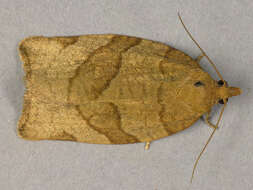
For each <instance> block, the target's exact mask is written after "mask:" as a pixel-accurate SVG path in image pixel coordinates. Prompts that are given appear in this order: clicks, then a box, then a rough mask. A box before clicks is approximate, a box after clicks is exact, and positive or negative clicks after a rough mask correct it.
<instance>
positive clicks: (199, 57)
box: [195, 54, 204, 63]
mask: <svg viewBox="0 0 253 190" xmlns="http://www.w3.org/2000/svg"><path fill="white" fill-rule="evenodd" d="M203 57H204V55H203V54H201V55H199V56H198V57H197V58H196V59H195V61H196V62H197V63H199V62H200V60H201V59H202V58H203Z"/></svg>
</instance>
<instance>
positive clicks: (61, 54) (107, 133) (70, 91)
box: [18, 35, 197, 144]
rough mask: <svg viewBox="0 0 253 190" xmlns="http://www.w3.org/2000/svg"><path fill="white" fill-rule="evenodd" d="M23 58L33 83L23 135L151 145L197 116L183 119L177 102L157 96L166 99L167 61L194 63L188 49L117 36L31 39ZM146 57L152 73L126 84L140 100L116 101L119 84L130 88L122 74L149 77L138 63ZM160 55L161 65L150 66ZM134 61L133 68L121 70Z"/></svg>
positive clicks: (21, 123) (29, 88) (23, 48)
mask: <svg viewBox="0 0 253 190" xmlns="http://www.w3.org/2000/svg"><path fill="white" fill-rule="evenodd" d="M131 52H132V53H131ZM133 52H134V53H133ZM129 54H131V55H132V57H131V56H130V57H128V55H129ZM133 55H134V56H133ZM20 56H21V59H22V60H23V61H24V68H25V71H26V88H27V90H26V94H25V98H24V99H25V100H24V101H25V102H24V109H23V114H22V116H21V118H20V121H19V128H18V131H19V135H20V136H22V137H23V138H26V139H34V140H37V139H59V140H75V141H80V142H88V143H99V144H125V143H134V142H145V141H151V140H156V139H159V138H162V137H165V136H168V135H170V134H172V133H174V132H177V131H179V130H182V129H184V128H186V127H188V126H190V125H191V123H193V122H194V121H195V120H196V119H197V116H196V114H195V116H196V117H194V118H193V117H191V114H192V113H191V114H188V115H187V117H184V118H183V121H181V120H180V117H179V116H180V115H182V114H183V113H182V110H181V109H179V110H178V113H179V115H178V116H175V112H176V111H177V110H175V109H176V108H174V106H175V105H174V104H171V103H169V102H167V103H161V102H159V100H158V99H159V98H158V96H155V94H156V93H158V92H159V91H161V92H159V93H160V96H161V97H164V96H162V95H163V94H165V96H167V94H166V93H165V92H162V88H163V85H162V81H159V80H160V78H159V77H160V75H164V73H163V72H166V69H165V70H164V71H163V68H162V65H164V64H163V61H165V62H168V60H169V61H170V63H173V64H176V65H177V64H182V65H190V66H191V65H194V64H195V63H194V61H193V60H192V59H191V58H190V57H189V56H187V55H186V54H184V53H183V52H181V51H179V50H176V49H174V48H171V47H169V46H166V45H164V44H161V43H158V42H153V41H149V40H143V39H140V38H134V37H127V36H119V35H90V36H79V37H70V38H69V37H67V38H59V37H56V38H43V37H33V38H29V39H27V40H24V41H23V42H22V43H21V44H20ZM136 58H138V59H136ZM142 58H144V60H145V61H144V62H142V63H144V65H143V69H144V70H145V71H147V72H145V73H144V75H145V76H147V77H143V78H142V80H138V81H137V82H138V84H136V83H135V82H134V81H135V80H132V81H131V82H130V84H129V85H128V86H127V88H128V87H130V88H129V90H128V91H131V89H132V90H137V91H136V92H134V94H135V95H137V99H136V98H134V99H133V98H129V97H126V101H125V102H124V101H122V99H117V98H114V94H117V93H116V91H115V89H117V88H118V89H119V87H120V86H123V85H124V84H123V83H122V80H118V78H124V77H125V76H133V75H135V74H137V75H138V74H143V71H141V70H140V67H141V65H140V61H138V60H139V59H141V60H142ZM154 60H156V61H155V62H156V63H157V64H152V63H154ZM166 60H167V61H166ZM145 63H148V65H147V66H145ZM131 64H132V65H135V67H133V68H132V69H129V67H128V68H127V69H125V70H124V69H123V68H124V66H129V65H131ZM104 69H107V70H104ZM122 70H124V71H125V72H121V71H122ZM150 71H151V75H150V74H148V73H150ZM157 72H158V74H157ZM152 73H153V74H152ZM144 75H143V76H144ZM119 76H121V77H119ZM157 77H158V80H156V79H157ZM147 78H148V79H149V80H150V81H153V82H151V83H150V84H151V85H150V86H149V92H150V94H151V96H148V97H147V98H146V99H145V98H144V99H143V98H141V97H142V93H141V92H140V93H139V91H138V89H141V88H142V86H143V85H146V83H148V81H146V80H144V79H147ZM163 79H164V78H163ZM110 91H111V93H110ZM117 92H119V94H120V90H119V91H117ZM154 92H155V93H154ZM124 95H126V94H125V93H123V96H124ZM172 96H173V94H172ZM166 98H170V97H169V96H168V97H166ZM161 99H162V98H161ZM161 101H162V100H161ZM143 102H146V103H143ZM180 111H181V112H180ZM184 113H186V112H184ZM167 114H168V115H169V116H167ZM176 115H177V114H176ZM193 115H194V113H193ZM178 117H179V120H178ZM171 118H176V119H174V120H173V119H171ZM173 127H174V128H175V127H176V128H175V129H174V128H173Z"/></svg>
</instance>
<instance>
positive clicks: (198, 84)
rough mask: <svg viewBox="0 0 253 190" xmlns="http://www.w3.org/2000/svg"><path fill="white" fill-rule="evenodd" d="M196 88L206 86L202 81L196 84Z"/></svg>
mask: <svg viewBox="0 0 253 190" xmlns="http://www.w3.org/2000/svg"><path fill="white" fill-rule="evenodd" d="M194 86H196V87H199V86H204V83H202V82H201V81H198V82H195V83H194Z"/></svg>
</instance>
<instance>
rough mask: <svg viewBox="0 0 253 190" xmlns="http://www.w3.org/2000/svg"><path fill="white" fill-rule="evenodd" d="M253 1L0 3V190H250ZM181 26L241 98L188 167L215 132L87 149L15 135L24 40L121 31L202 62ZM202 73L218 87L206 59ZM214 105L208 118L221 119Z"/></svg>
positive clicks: (201, 128)
mask: <svg viewBox="0 0 253 190" xmlns="http://www.w3.org/2000/svg"><path fill="white" fill-rule="evenodd" d="M252 10H253V1H252V0H223V1H220V0H212V1H211V0H209V1H202V0H191V1H183V0H180V1H176V0H159V1H158V0H157V1H155V0H153V1H152V0H132V1H131V0H96V1H92V0H76V1H69V0H62V1H56V0H45V1H35V0H34V1H32V0H30V1H28V0H23V1H18V0H12V1H10V0H0V26H1V27H0V28H1V29H0V37H1V42H0V65H1V67H0V105H1V106H0V121H1V122H0V188H1V189H3V190H5V189H8V190H42V189H43V190H44V189H47V190H57V189H61V190H67V189H71V190H79V189H85V190H86V189H87V190H101V189H103V190H142V189H143V190H144V189H145V190H155V189H156V190H167V189H170V190H184V189H194V190H217V189H219V190H237V189H243V190H251V189H253V181H252V180H253V144H252V139H253V126H252V122H253V117H252V112H253V95H252V87H253V66H252V64H253V57H252V52H253V35H252V31H253V11H252ZM177 11H180V12H181V15H182V17H183V19H184V22H185V24H186V25H187V26H188V28H189V29H190V31H191V32H192V34H193V35H194V37H195V38H196V40H197V41H198V42H199V43H200V44H201V46H202V48H204V49H205V50H206V52H207V54H208V55H209V56H210V57H211V58H212V59H213V61H214V62H215V63H216V64H217V67H218V69H219V70H220V72H221V73H222V75H223V77H224V78H225V79H226V80H227V81H228V83H229V84H231V85H233V86H238V87H240V88H242V90H243V94H242V95H241V96H238V97H234V98H231V99H230V100H229V104H228V106H227V109H226V110H225V113H224V117H223V119H222V122H221V127H220V129H219V130H218V131H217V133H216V134H215V136H214V138H213V140H212V142H211V143H210V145H209V146H208V148H207V151H206V152H205V154H204V155H203V157H202V158H201V160H200V163H199V165H198V168H197V172H196V175H195V178H194V181H193V184H192V185H191V184H190V176H191V172H192V167H193V163H194V161H195V159H196V157H197V155H198V154H199V152H200V150H201V148H202V147H203V146H204V144H205V142H206V140H207V138H208V137H209V135H210V133H211V131H212V130H211V129H210V128H209V127H207V125H206V124H204V122H203V120H199V121H198V122H197V123H195V124H194V125H193V126H192V127H191V128H189V129H187V130H185V131H183V132H180V133H178V134H176V135H173V136H170V137H167V138H164V139H161V140H159V141H156V142H154V143H152V144H151V149H150V150H148V151H145V150H144V144H133V145H120V146H119V145H109V146H108V145H90V144H82V143H75V142H66V141H65V142H62V141H38V142H32V141H25V140H22V139H20V138H19V137H17V134H16V125H17V121H18V118H19V116H20V113H21V110H22V103H23V93H24V83H23V75H24V72H23V69H22V63H21V62H20V60H19V57H18V52H17V46H18V43H19V41H20V40H22V39H23V38H25V37H28V36H31V35H32V36H34V35H44V36H59V35H60V36H61V35H63V36H68V35H80V34H91V33H118V34H126V35H132V36H138V37H142V38H147V39H151V40H156V41H160V42H163V43H166V44H169V45H171V46H173V47H175V48H177V49H180V50H182V51H184V52H186V53H187V54H189V55H191V56H192V57H196V56H198V55H199V54H200V51H199V50H198V48H197V47H196V46H195V45H194V43H193V42H192V41H191V40H190V38H189V37H188V36H187V34H186V32H185V31H184V29H183V27H182V25H181V24H180V22H179V19H178V17H177ZM201 65H203V68H204V69H205V70H207V71H208V72H209V73H211V74H212V76H213V77H214V78H216V79H217V76H216V74H215V73H214V71H213V69H212V68H211V67H210V66H209V64H208V62H207V60H206V59H203V60H202V61H201ZM219 110H220V107H219V106H217V107H216V108H215V109H214V112H213V118H212V119H213V121H215V120H216V119H217V116H218V111H219Z"/></svg>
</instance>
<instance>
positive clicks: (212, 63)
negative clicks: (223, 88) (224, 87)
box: [178, 12, 224, 81]
mask: <svg viewBox="0 0 253 190" xmlns="http://www.w3.org/2000/svg"><path fill="white" fill-rule="evenodd" d="M178 17H179V20H180V22H181V23H182V25H183V27H184V29H185V31H186V32H187V34H188V35H189V36H190V38H191V39H192V41H193V42H194V43H195V44H196V45H197V46H198V48H199V49H200V51H201V52H202V54H203V55H204V56H205V57H206V58H207V60H208V61H209V62H210V63H211V65H212V66H213V68H214V70H215V71H216V73H217V74H218V76H219V77H220V79H221V80H223V81H224V79H223V77H222V76H221V74H220V72H219V71H218V69H217V68H216V66H215V64H214V62H213V61H212V60H211V59H210V58H209V57H208V56H207V54H206V53H205V52H204V50H203V49H202V48H201V47H200V45H199V44H198V42H197V41H196V40H195V39H194V38H193V37H192V35H191V33H190V32H189V30H188V29H187V28H186V26H185V24H184V22H183V20H182V18H181V16H180V14H179V12H178Z"/></svg>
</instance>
